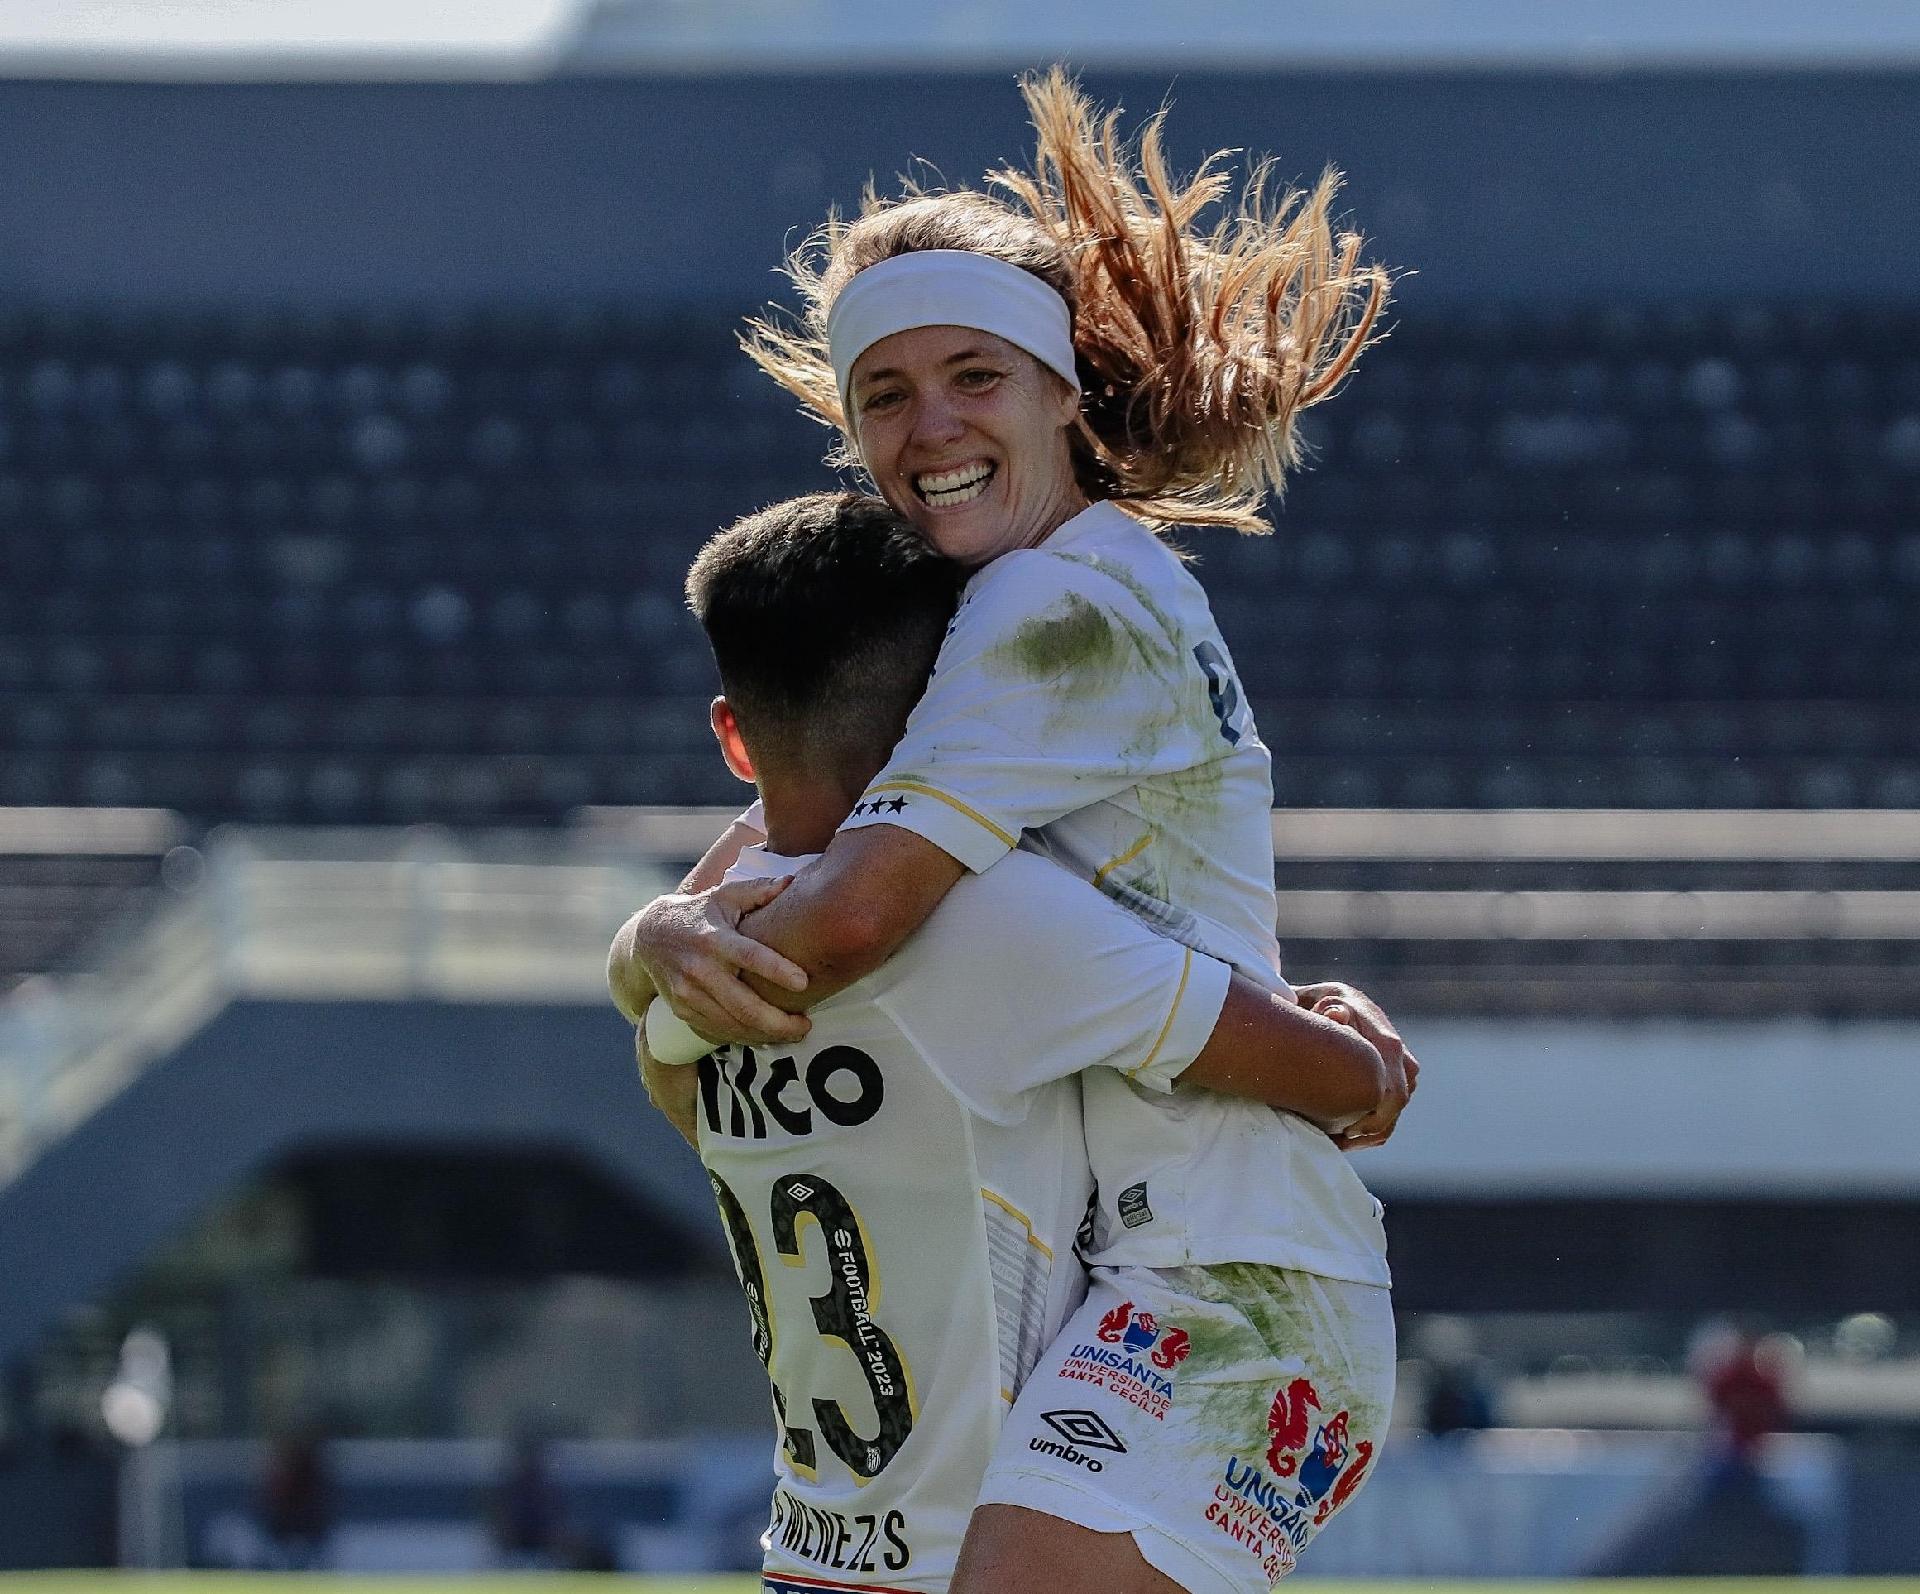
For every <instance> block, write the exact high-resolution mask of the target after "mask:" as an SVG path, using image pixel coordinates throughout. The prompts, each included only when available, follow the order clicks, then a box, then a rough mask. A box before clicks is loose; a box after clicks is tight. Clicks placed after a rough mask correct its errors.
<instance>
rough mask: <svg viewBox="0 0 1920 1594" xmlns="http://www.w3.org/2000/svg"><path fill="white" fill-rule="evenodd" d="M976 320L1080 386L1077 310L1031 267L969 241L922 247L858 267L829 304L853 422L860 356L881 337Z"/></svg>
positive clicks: (843, 395)
mask: <svg viewBox="0 0 1920 1594" xmlns="http://www.w3.org/2000/svg"><path fill="white" fill-rule="evenodd" d="M948 326H952V327H972V328H973V329H974V330H975V331H977V332H991V333H993V335H994V336H995V337H1001V338H1005V339H1006V340H1007V342H1009V343H1011V344H1012V345H1013V346H1014V347H1015V348H1018V349H1025V350H1026V351H1027V353H1029V354H1031V355H1032V356H1033V357H1034V358H1035V359H1036V360H1038V361H1039V362H1040V363H1041V364H1042V365H1044V366H1046V367H1047V368H1048V369H1049V370H1051V371H1053V372H1055V373H1056V374H1057V375H1058V376H1059V377H1060V378H1061V380H1063V381H1064V382H1065V383H1066V384H1067V385H1068V386H1069V387H1071V388H1072V389H1073V390H1074V392H1076V393H1078V392H1079V391H1080V378H1079V376H1078V374H1077V373H1076V372H1075V370H1074V362H1073V317H1072V316H1071V315H1070V314H1069V313H1068V311H1067V301H1066V300H1065V299H1063V298H1061V297H1060V295H1059V294H1057V293H1055V292H1054V291H1053V289H1052V288H1050V287H1048V286H1047V284H1046V283H1044V282H1042V281H1041V280H1040V279H1039V278H1038V277H1036V276H1035V275H1034V274H1033V273H1032V272H1031V271H1022V270H1021V269H1020V268H1019V267H1018V266H1010V265H1008V264H1007V263H1006V261H1004V260H996V259H995V258H994V257H993V256H992V255H979V254H974V253H973V252H972V251H971V250H967V249H917V250H914V251H913V252H912V253H910V254H904V255H895V256H893V257H892V258H891V259H888V260H882V261H880V262H879V263H878V264H877V265H871V266H868V267H867V268H866V269H865V270H864V271H861V272H857V273H855V275H854V278H853V280H852V281H851V282H849V283H848V284H847V285H846V287H844V288H842V289H841V290H840V297H839V298H837V299H835V300H834V301H833V308H832V309H831V310H829V311H828V312H827V347H828V349H829V350H830V352H831V353H832V356H833V375H834V380H835V382H836V383H837V384H838V385H839V388H840V410H841V413H842V414H844V415H845V416H846V417H847V422H848V425H849V427H851V425H852V423H853V405H852V402H851V401H850V398H849V391H848V390H849V388H850V386H851V383H852V380H853V362H854V361H855V360H857V359H859V358H860V356H861V355H863V354H865V353H866V352H867V350H868V349H870V348H872V347H873V346H874V344H876V343H878V342H879V341H880V340H881V339H882V338H890V337H892V336H893V335H894V333H896V332H911V331H912V330H913V329H914V328H915V327H948Z"/></svg>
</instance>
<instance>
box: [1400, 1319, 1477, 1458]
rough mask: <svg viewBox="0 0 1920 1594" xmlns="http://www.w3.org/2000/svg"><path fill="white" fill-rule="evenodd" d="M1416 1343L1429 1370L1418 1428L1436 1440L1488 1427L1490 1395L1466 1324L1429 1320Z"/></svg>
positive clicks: (1421, 1328) (1418, 1335) (1461, 1321)
mask: <svg viewBox="0 0 1920 1594" xmlns="http://www.w3.org/2000/svg"><path fill="white" fill-rule="evenodd" d="M1415 1343H1416V1344H1417V1345H1418V1347H1419V1350H1420V1353H1421V1355H1422V1356H1423V1357H1424V1358H1425V1359H1426V1362H1427V1365H1428V1367H1429V1368H1430V1369H1431V1371H1430V1373H1429V1376H1428V1379H1427V1392H1426V1399H1425V1401H1424V1403H1423V1406H1422V1411H1421V1419H1420V1425H1421V1426H1422V1427H1423V1428H1425V1429H1426V1431H1427V1432H1428V1433H1430V1434H1432V1435H1434V1436H1435V1437H1436V1438H1439V1437H1443V1436H1445V1435H1447V1434H1455V1433H1474V1432H1478V1431H1479V1430H1480V1429H1482V1428H1491V1427H1492V1426H1493V1396H1492V1395H1491V1394H1490V1393H1489V1392H1488V1389H1487V1383H1486V1375H1485V1372H1484V1370H1483V1368H1482V1364H1481V1361H1480V1358H1479V1357H1478V1356H1477V1355H1476V1354H1475V1348H1474V1341H1473V1330H1472V1328H1470V1327H1469V1326H1468V1325H1467V1323H1466V1321H1465V1320H1464V1319H1462V1318H1458V1317H1429V1318H1427V1319H1426V1321H1425V1322H1423V1323H1422V1324H1421V1325H1420V1330H1419V1333H1418V1334H1417V1335H1416V1336H1415Z"/></svg>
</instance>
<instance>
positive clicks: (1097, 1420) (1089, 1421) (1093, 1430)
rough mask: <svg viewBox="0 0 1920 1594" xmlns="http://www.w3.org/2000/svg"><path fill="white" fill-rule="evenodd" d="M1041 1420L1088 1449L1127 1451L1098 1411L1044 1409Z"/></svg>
mask: <svg viewBox="0 0 1920 1594" xmlns="http://www.w3.org/2000/svg"><path fill="white" fill-rule="evenodd" d="M1040 1420H1041V1421H1042V1422H1044V1423H1045V1424H1046V1425H1047V1426H1048V1427H1049V1428H1051V1429H1052V1430H1053V1431H1054V1432H1055V1433H1057V1434H1058V1435H1059V1436H1060V1437H1061V1438H1062V1439H1064V1440H1066V1441H1067V1443H1068V1444H1070V1445H1080V1446H1082V1447H1084V1448H1085V1449H1088V1450H1118V1451H1120V1452H1121V1453H1122V1454H1124V1453H1125V1452H1126V1448H1127V1447H1126V1445H1125V1444H1124V1443H1123V1442H1122V1441H1121V1438H1120V1436H1119V1435H1118V1434H1117V1433H1115V1432H1114V1431H1113V1429H1112V1428H1111V1427H1110V1426H1109V1425H1108V1423H1107V1420H1106V1419H1105V1418H1104V1417H1102V1416H1101V1415H1100V1414H1099V1413H1098V1412H1096V1411H1043V1412H1042V1413H1041V1414H1040Z"/></svg>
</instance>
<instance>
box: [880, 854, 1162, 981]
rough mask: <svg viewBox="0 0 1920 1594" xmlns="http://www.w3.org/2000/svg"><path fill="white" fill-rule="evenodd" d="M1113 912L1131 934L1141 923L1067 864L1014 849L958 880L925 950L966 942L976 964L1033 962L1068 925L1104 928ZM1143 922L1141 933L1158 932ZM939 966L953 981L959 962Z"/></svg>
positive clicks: (936, 914) (929, 926)
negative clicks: (1037, 946)
mask: <svg viewBox="0 0 1920 1594" xmlns="http://www.w3.org/2000/svg"><path fill="white" fill-rule="evenodd" d="M1115 916H1117V917H1118V919H1119V921H1120V922H1121V923H1122V924H1123V925H1125V926H1126V927H1127V931H1128V932H1129V933H1130V932H1131V931H1132V930H1133V928H1134V927H1135V926H1137V925H1138V921H1137V920H1135V919H1134V918H1133V917H1132V915H1130V914H1128V913H1127V911H1126V910H1125V909H1124V908H1121V907H1119V906H1118V905H1116V904H1115V903H1113V902H1111V901H1109V900H1108V899H1107V898H1106V897H1104V896H1102V895H1101V894H1100V892H1099V891H1098V890H1096V889H1095V888H1094V887H1093V886H1091V885H1089V884H1088V883H1087V882H1086V881H1085V880H1083V879H1081V878H1080V876H1078V875H1076V874H1074V873H1073V872H1072V871H1070V870H1068V869H1067V868H1065V867H1064V866H1062V865H1061V864H1057V863H1055V862H1053V861H1052V860H1051V859H1048V858H1042V857H1040V856H1038V855H1037V854H1035V853H1031V852H1024V851H1020V850H1018V849H1016V850H1015V851H1013V852H1010V853H1008V854H1007V855H1006V856H1005V857H1004V858H1002V859H1000V860H999V861H998V862H997V863H995V864H993V865H992V866H991V867H990V868H986V869H983V870H981V871H980V872H979V873H978V874H967V875H964V876H962V877H961V878H960V880H959V881H958V882H956V883H955V885H954V887H953V889H952V890H951V891H949V892H948V893H947V894H946V896H945V897H944V898H943V899H942V900H941V902H940V905H939V907H937V908H936V909H934V911H933V914H932V915H931V917H929V918H928V920H927V923H926V925H925V926H923V928H922V931H921V935H923V936H925V938H926V941H927V945H926V946H925V947H924V948H923V950H924V951H926V952H937V953H939V954H940V955H941V957H942V959H944V957H945V956H946V955H947V954H949V953H952V952H955V951H957V950H958V949H959V948H960V947H962V946H965V947H967V948H970V949H971V950H970V953H969V958H970V961H971V962H972V963H973V965H974V966H978V963H979V962H980V961H988V962H992V961H998V960H1001V959H1013V960H1015V961H1018V962H1031V961H1032V960H1033V959H1034V958H1035V957H1036V956H1037V955H1041V956H1044V954H1038V953H1036V943H1037V944H1038V945H1039V946H1041V947H1052V946H1056V945H1058V944H1059V943H1060V942H1061V941H1062V940H1064V939H1066V938H1067V936H1068V934H1069V932H1070V931H1073V930H1076V929H1084V928H1086V927H1087V926H1088V925H1091V924H1099V925H1103V926H1105V925H1107V922H1108V921H1109V919H1111V918H1113V917H1115ZM1140 928H1141V933H1142V934H1143V935H1151V934H1152V932H1151V931H1149V930H1146V929H1145V928H1144V927H1140ZM909 944H911V943H909ZM1049 960H1051V961H1057V958H1052V959H1049ZM939 966H940V969H941V975H942V977H943V978H946V979H951V978H952V975H953V965H952V964H951V963H950V962H945V961H941V962H940V963H939Z"/></svg>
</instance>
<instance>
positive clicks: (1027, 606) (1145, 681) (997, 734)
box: [842, 504, 1388, 1284]
mask: <svg viewBox="0 0 1920 1594" xmlns="http://www.w3.org/2000/svg"><path fill="white" fill-rule="evenodd" d="M1272 810H1273V776H1272V767H1271V763H1270V760H1269V756H1268V753H1267V749H1266V747H1265V746H1264V745H1263V744H1262V742H1261V740H1260V736H1259V733H1258V731H1257V730H1256V729H1255V727H1254V723H1253V716H1252V714H1251V712H1250V711H1249V709H1248V707H1247V704H1246V700H1245V698H1244V696H1243V694H1242V693H1241V690H1240V684H1239V680H1238V678H1237V677H1236V675H1235V674H1234V669H1233V661H1232V658H1231V656H1230V655H1229V654H1228V652H1227V645H1226V643H1225V641H1224V640H1223V639H1222V638H1221V636H1220V631H1219V628H1218V627H1217V626H1216V625H1215V624H1214V621H1213V614H1212V611H1211V609H1210V608H1209V607H1208V604H1207V598H1206V593H1205V592H1204V591H1203V590H1202V588H1201V586H1200V584H1199V582H1197V581H1195V580H1194V579H1193V577H1192V575H1191V574H1189V572H1188V571H1187V569H1186V568H1185V566H1184V565H1182V564H1181V562H1180V560H1179V558H1178V557H1177V556H1176V555H1175V554H1174V553H1173V552H1172V551H1171V550H1170V549H1169V548H1167V546H1166V545H1165V544H1164V543H1162V542H1161V541H1160V539H1159V538H1157V537H1156V536H1154V534H1153V533H1152V532H1151V531H1150V530H1148V529H1147V528H1146V527H1145V526H1143V525H1141V524H1140V522H1138V521H1136V520H1134V519H1132V518H1131V517H1129V516H1127V515H1125V514H1123V513H1122V512H1121V511H1120V510H1118V509H1116V508H1114V507H1113V506H1112V505H1111V504H1095V505H1094V506H1093V507H1092V508H1090V509H1087V510H1084V511H1082V512H1081V513H1080V514H1078V515H1076V516H1075V517H1074V518H1073V519H1071V520H1069V521H1068V522H1067V523H1066V524H1065V525H1064V526H1062V527H1060V529H1059V530H1057V531H1056V532H1054V533H1053V535H1052V536H1051V537H1049V538H1048V539H1047V540H1046V541H1045V542H1044V543H1043V544H1041V545H1040V546H1039V547H1038V548H1030V549H1022V550H1019V551H1017V552H1014V553H1009V554H1004V555H1002V556H1001V557H1000V558H998V559H996V560H994V561H993V562H992V563H991V564H989V565H987V566H985V567H984V568H983V569H981V570H979V571H977V572H976V573H975V574H974V576H973V578H972V580H971V581H970V582H968V584H967V589H966V593H965V596H964V598H963V600H962V602H961V606H960V610H959V613H958V614H957V615H955V617H954V621H953V625H952V627H951V628H950V629H949V631H948V633H947V637H946V640H945V642H944V643H943V645H942V646H941V649H940V657H939V660H938V662H937V663H936V665H935V667H934V672H933V678H932V680H931V681H930V682H929V683H928V685H927V690H926V694H925V695H924V696H923V697H922V698H921V700H920V702H919V704H918V706H917V707H915V709H914V711H913V715H912V717H911V718H910V719H909V720H908V721H907V729H906V734H905V735H904V736H903V737H902V738H901V741H900V744H899V746H898V747H896V748H895V749H894V753H893V757H892V758H891V759H890V760H889V762H888V764H887V767H886V768H885V769H884V770H883V771H882V772H881V773H880V774H879V775H878V776H877V777H876V778H875V780H874V782H873V784H872V785H871V786H869V787H868V788H867V790H866V791H865V792H864V793H863V794H862V797H861V800H860V801H859V802H858V803H856V804H855V805H854V810H853V813H852V815H851V816H850V817H849V818H848V819H847V821H846V824H845V826H843V827H842V828H854V827H858V826H862V825H872V824H889V825H899V826H901V827H902V828H903V829H907V830H911V831H913V832H914V833H915V834H917V835H921V836H924V837H925V838H926V839H927V840H929V841H931V842H933V843H934V844H935V845H936V846H938V847H940V848H941V849H942V850H944V851H945V852H947V853H949V854H950V855H951V856H952V857H954V858H955V859H957V860H958V861H959V862H961V863H963V864H965V865H966V866H967V868H969V869H971V870H976V871H977V870H982V869H985V868H987V867H988V866H989V865H991V864H993V863H994V862H995V861H996V860H998V859H1000V858H1002V857H1004V856H1005V855H1006V854H1007V853H1008V852H1009V851H1010V850H1012V849H1013V848H1015V847H1016V846H1025V847H1028V848H1030V849H1032V850H1034V851H1037V852H1040V853H1043V854H1044V855H1046V856H1048V857H1050V858H1053V859H1055V860H1057V861H1058V862H1060V863H1061V864H1064V865H1065V866H1066V867H1067V868H1069V869H1071V870H1072V871H1073V872H1074V873H1075V874H1077V875H1079V876H1081V878H1083V879H1086V880H1090V881H1092V882H1093V883H1094V884H1095V885H1097V886H1098V887H1099V888H1100V889H1101V890H1102V891H1104V892H1105V893H1106V894H1107V895H1108V896H1110V897H1112V898H1113V899H1114V900H1115V901H1117V902H1119V903H1121V904H1123V905H1124V906H1126V907H1128V908H1130V909H1131V910H1132V911H1133V912H1134V913H1136V914H1138V915H1139V916H1140V917H1141V918H1142V919H1143V920H1145V921H1146V922H1147V923H1148V924H1150V925H1152V926H1153V927H1154V928H1155V929H1157V930H1158V931H1160V932H1161V933H1162V934H1164V935H1167V936H1170V937H1172V938H1173V939H1175V940H1177V941H1180V942H1183V943H1185V944H1186V945H1188V946H1190V947H1194V948H1197V949H1198V950H1200V951H1203V952H1207V953H1210V954H1212V955H1213V956H1215V957H1219V958H1222V959H1224V960H1226V961H1227V962H1230V963H1232V964H1233V965H1234V966H1235V967H1236V968H1238V969H1239V970H1240V971H1241V972H1242V973H1244V974H1246V975H1247V976H1248V977H1249V978H1252V979H1256V980H1260V981H1262V982H1263V983H1265V984H1266V985H1268V986H1270V987H1272V988H1274V989H1276V990H1279V991H1283V992H1286V991H1288V987H1287V985H1286V983H1285V982H1284V981H1283V980H1282V979H1281V978H1280V972H1279V969H1280V958H1279V947H1278V944H1277V942H1276V940H1275V938H1274V914H1275V898H1274V887H1273V836H1272V830H1271V824H1272ZM1085 1097H1086V1115H1087V1147H1088V1153H1089V1156H1090V1158H1091V1160H1092V1164H1093V1171H1094V1175H1095V1178H1096V1180H1097V1182H1098V1186H1099V1204H1098V1207H1097V1209H1096V1223H1095V1238H1094V1244H1093V1248H1092V1249H1091V1251H1090V1252H1089V1253H1088V1257H1087V1260H1088V1261H1089V1262H1090V1263H1102V1264H1107V1265H1120V1264H1136V1265H1140V1266H1146V1267H1176V1266H1181V1265H1185V1264H1188V1263H1202V1264H1204V1263H1213V1262H1235V1261H1243V1262H1267V1263H1272V1264H1275V1265H1277V1266H1280V1267H1289V1268H1296V1269H1299V1270H1302V1271H1305V1272H1310V1273H1318V1274H1321V1275H1323V1276H1326V1277H1331V1278H1340V1279H1349V1280H1353V1281H1356V1282H1359V1283H1365V1284H1385V1283H1387V1282H1388V1274H1387V1265H1386V1238H1385V1233H1384V1231H1383V1229H1382V1227H1381V1223H1380V1208H1379V1203H1378V1202H1376V1201H1375V1200H1374V1199H1373V1198H1372V1196H1370V1195H1369V1194H1368V1193H1367V1191H1366V1188H1365V1186H1364V1185H1362V1184H1361V1182H1360V1180H1359V1178H1358V1176H1357V1175H1356V1174H1355V1173H1354V1172H1353V1170H1352V1168H1351V1167H1349V1166H1348V1164H1347V1161H1346V1158H1345V1157H1344V1156H1343V1155H1342V1154H1341V1153H1340V1152H1339V1151H1338V1150H1337V1149H1336V1148H1335V1147H1334V1145H1333V1144H1332V1142H1331V1141H1329V1140H1328V1139H1327V1137H1326V1136H1325V1135H1323V1134H1322V1133H1321V1132H1320V1131H1319V1130H1317V1129H1315V1128H1314V1127H1313V1126H1312V1125H1311V1124H1308V1123H1306V1122H1304V1121H1302V1120H1301V1119H1299V1118H1295V1117H1292V1116H1290V1115H1287V1114H1282V1113H1275V1112H1272V1111H1270V1110H1269V1109H1267V1108H1264V1107H1260V1106H1257V1105H1254V1104H1252V1103H1249V1102H1245V1101H1237V1100H1232V1099H1229V1098H1227V1097H1223V1096H1216V1095H1213V1094H1211V1093H1209V1092H1206V1091H1201V1090H1182V1091H1178V1092H1175V1093H1173V1094H1171V1095H1166V1094H1160V1093H1157V1092H1154V1091H1151V1090H1149V1089H1147V1088H1144V1087H1143V1086H1142V1085H1141V1084H1140V1083H1139V1082H1128V1081H1125V1080H1123V1079H1121V1078H1119V1077H1118V1076H1115V1075H1111V1074H1108V1075H1102V1076H1094V1077H1090V1079H1089V1081H1088V1083H1087V1087H1086V1091H1085Z"/></svg>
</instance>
